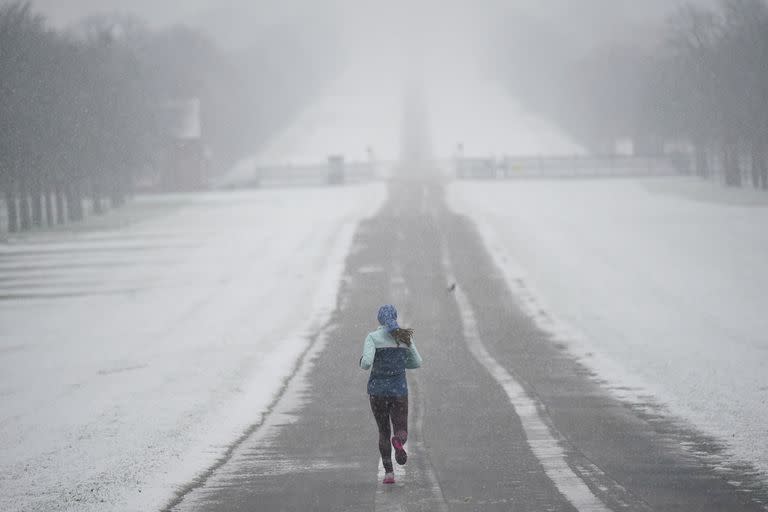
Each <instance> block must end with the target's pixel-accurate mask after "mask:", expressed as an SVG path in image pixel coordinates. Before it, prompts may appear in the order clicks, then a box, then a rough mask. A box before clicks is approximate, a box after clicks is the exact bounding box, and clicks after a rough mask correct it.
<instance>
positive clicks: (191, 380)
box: [0, 184, 386, 511]
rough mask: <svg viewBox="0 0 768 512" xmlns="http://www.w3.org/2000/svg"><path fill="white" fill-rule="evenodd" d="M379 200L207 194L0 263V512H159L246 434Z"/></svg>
mask: <svg viewBox="0 0 768 512" xmlns="http://www.w3.org/2000/svg"><path fill="white" fill-rule="evenodd" d="M385 195H386V192H385V189H384V187H383V185H380V184H375V185H364V186H355V187H343V188H325V189H291V190H260V191H254V192H243V193H232V194H207V195H203V196H199V197H198V198H196V199H195V200H192V201H190V202H188V203H187V204H186V205H185V206H182V207H181V208H179V209H178V210H176V211H173V212H172V213H167V214H166V215H164V216H162V217H158V218H155V219H151V220H145V221H143V222H141V223H139V224H135V225H132V226H129V227H123V228H119V227H115V228H113V229H102V230H99V231H86V232H80V233H56V234H52V235H51V234H49V235H40V236H31V237H28V238H26V239H24V240H20V241H17V242H15V243H11V244H7V245H3V246H0V296H2V300H0V454H1V456H0V509H1V510H7V511H14V510H24V511H34V510H51V509H54V508H55V509H57V510H77V511H88V510H105V509H109V510H126V511H136V510H152V509H157V508H159V507H160V506H162V505H163V504H165V503H166V502H167V501H168V500H169V499H170V498H171V497H172V496H173V493H174V492H175V491H176V490H177V489H178V488H179V487H180V486H183V485H186V484H188V483H189V482H190V481H191V480H192V479H193V478H194V477H195V476H196V475H198V474H199V472H200V471H202V470H204V469H205V468H206V467H208V466H210V465H211V464H212V463H213V462H215V460H216V459H217V458H218V457H219V456H221V454H222V453H223V452H224V451H225V450H226V448H227V446H228V445H229V444H230V443H231V442H232V441H233V440H235V439H237V437H238V436H239V435H240V434H242V433H243V432H244V431H245V429H247V427H248V426H249V425H251V424H254V423H256V422H258V421H259V420H260V418H261V414H262V412H263V411H264V410H265V408H266V407H267V406H268V405H269V404H270V403H271V401H272V400H273V398H274V396H275V393H276V392H277V391H278V390H279V389H280V388H281V386H282V385H283V382H284V379H285V378H286V377H287V376H288V375H289V374H290V372H291V371H292V370H293V368H294V365H295V362H296V360H297V358H298V357H299V356H300V355H301V353H302V352H303V351H304V350H305V349H306V347H307V346H308V343H309V341H310V339H311V337H312V336H313V335H314V334H316V333H317V332H318V330H319V328H320V326H322V325H323V324H324V323H325V322H326V321H327V319H328V317H329V314H330V312H331V311H332V310H333V308H334V307H335V305H336V293H337V287H338V282H339V280H340V278H341V273H342V271H343V265H344V260H345V258H346V255H347V253H348V251H349V248H350V246H351V242H352V236H353V232H354V230H355V228H356V226H357V224H358V223H359V222H360V221H361V220H362V219H363V218H365V217H367V216H370V215H372V214H374V213H375V212H376V211H377V210H378V208H379V207H380V206H381V204H382V202H383V200H384V197H385Z"/></svg>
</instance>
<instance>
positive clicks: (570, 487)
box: [443, 243, 610, 512]
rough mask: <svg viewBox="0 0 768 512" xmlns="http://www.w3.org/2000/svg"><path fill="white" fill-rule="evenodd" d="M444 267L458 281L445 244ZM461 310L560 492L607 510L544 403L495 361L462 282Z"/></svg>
mask: <svg viewBox="0 0 768 512" xmlns="http://www.w3.org/2000/svg"><path fill="white" fill-rule="evenodd" d="M443 267H444V270H445V274H446V278H447V280H446V282H449V283H451V282H452V283H457V282H458V281H457V280H456V277H455V274H454V272H453V268H452V265H451V261H450V257H449V255H448V251H447V247H446V245H445V243H444V244H443ZM454 295H455V297H456V302H457V304H458V307H459V311H460V314H461V322H462V328H463V334H464V340H465V342H466V344H467V347H468V348H469V351H470V352H471V353H472V355H473V356H474V358H475V359H476V360H477V361H478V362H479V363H480V364H482V365H483V366H484V367H485V369H486V370H488V373H490V374H491V376H492V377H493V378H494V379H495V380H496V382H498V383H499V385H500V386H501V387H502V389H504V392H505V393H506V394H507V397H508V398H509V401H510V402H511V404H512V407H513V408H514V410H515V412H516V413H517V415H518V416H519V418H520V422H521V423H522V426H523V430H524V432H525V436H526V440H527V442H528V446H529V447H530V448H531V451H532V452H533V454H534V455H535V456H536V458H537V459H538V460H539V462H540V463H541V465H542V466H543V467H544V471H545V473H546V474H547V476H548V477H549V479H550V480H552V482H553V483H554V484H555V487H557V489H558V490H559V491H560V493H561V494H562V495H563V496H564V497H565V498H566V499H567V500H568V501H569V502H570V503H571V504H572V505H573V506H574V507H575V508H576V509H577V510H579V511H580V512H608V511H609V510H610V509H609V508H608V507H607V506H606V505H605V504H604V503H603V502H602V501H600V499H598V497H597V496H595V494H594V493H593V492H592V490H591V489H590V488H589V487H588V486H587V485H586V483H584V481H583V480H582V479H581V477H579V475H577V474H576V473H575V472H574V471H573V469H571V467H570V466H569V465H568V462H567V461H566V460H565V450H564V449H563V447H562V446H561V444H560V443H559V442H558V440H557V436H556V435H555V434H554V433H553V432H552V431H551V430H550V428H549V426H548V425H547V423H546V422H545V421H544V418H543V417H542V413H541V408H542V406H541V404H540V402H539V401H538V400H536V399H535V398H533V397H531V396H530V395H529V394H528V393H527V392H526V391H525V388H524V387H523V386H522V385H521V384H520V383H519V382H518V381H517V380H516V379H515V378H514V377H513V376H512V375H511V374H510V373H509V372H508V371H507V370H506V369H505V368H504V367H503V366H502V365H501V364H499V362H498V361H496V360H495V359H494V358H493V356H491V354H490V353H488V350H487V349H486V348H485V345H484V344H483V342H482V339H481V337H480V332H479V331H478V328H477V320H476V318H475V313H474V310H473V309H472V305H471V304H470V302H469V299H468V298H467V296H466V294H465V293H464V291H463V290H462V289H461V286H460V285H459V286H456V288H455V290H454Z"/></svg>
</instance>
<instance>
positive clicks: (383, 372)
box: [360, 326, 422, 396]
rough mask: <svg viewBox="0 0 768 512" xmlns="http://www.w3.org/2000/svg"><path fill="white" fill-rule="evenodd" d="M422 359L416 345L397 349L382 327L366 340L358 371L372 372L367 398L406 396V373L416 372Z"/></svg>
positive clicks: (402, 346) (390, 336)
mask: <svg viewBox="0 0 768 512" xmlns="http://www.w3.org/2000/svg"><path fill="white" fill-rule="evenodd" d="M421 363H422V359H421V355H420V354H419V351H418V350H417V349H416V344H415V343H414V342H413V341H412V342H411V345H410V346H406V345H403V344H401V345H399V346H398V344H397V341H395V339H394V338H393V337H392V335H390V334H389V333H388V332H387V330H386V328H385V327H384V326H381V327H379V328H378V329H376V330H375V331H373V332H371V333H370V334H368V336H366V338H365V343H364V344H363V355H362V357H361V358H360V368H362V369H363V370H369V369H370V370H371V376H370V378H369V379H368V394H369V395H380V396H404V395H407V394H408V383H407V381H406V379H405V370H406V369H414V368H419V367H420V366H421Z"/></svg>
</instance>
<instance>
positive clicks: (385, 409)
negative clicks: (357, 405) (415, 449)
mask: <svg viewBox="0 0 768 512" xmlns="http://www.w3.org/2000/svg"><path fill="white" fill-rule="evenodd" d="M370 399H371V411H373V417H374V418H375V419H376V425H377V426H378V427H379V453H381V462H383V463H384V471H386V472H387V473H391V472H392V445H391V444H390V437H391V436H392V430H394V431H395V437H397V438H398V439H400V442H401V443H403V444H405V442H406V441H408V395H406V396H374V395H370ZM390 421H391V422H392V427H391V428H390V426H389V424H390Z"/></svg>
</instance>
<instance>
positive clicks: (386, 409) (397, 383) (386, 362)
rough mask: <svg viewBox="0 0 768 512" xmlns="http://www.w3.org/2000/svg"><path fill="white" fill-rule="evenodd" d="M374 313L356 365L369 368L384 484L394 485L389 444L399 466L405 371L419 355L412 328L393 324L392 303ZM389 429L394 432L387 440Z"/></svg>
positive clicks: (405, 427) (405, 397) (405, 417)
mask: <svg viewBox="0 0 768 512" xmlns="http://www.w3.org/2000/svg"><path fill="white" fill-rule="evenodd" d="M378 316H379V324H380V326H379V328H378V329H376V330H375V331H373V332H372V333H370V334H368V336H366V338H365V344H364V346H363V356H362V357H361V358H360V368H362V369H363V370H369V369H370V370H371V376H370V378H369V379H368V395H369V397H370V401H371V410H372V411H373V417H374V419H375V420H376V425H377V426H378V428H379V452H380V453H381V461H382V462H383V463H384V473H385V475H384V483H385V484H394V483H395V472H394V469H393V468H392V447H394V448H395V460H396V461H397V463H398V464H400V465H401V466H402V465H403V464H405V462H406V460H408V455H407V454H406V453H405V448H404V445H405V443H406V441H408V382H407V380H406V378H405V370H406V368H407V369H413V368H418V367H420V366H421V356H420V355H419V352H418V350H416V345H415V344H414V343H413V339H412V336H413V329H404V328H402V327H400V326H399V325H398V324H397V310H396V309H395V307H394V306H392V305H389V304H387V305H386V306H382V307H381V308H379V315H378ZM390 423H391V424H392V426H391V428H390ZM393 430H394V433H395V435H394V436H392V437H391V439H390V436H391V435H392V431H393ZM390 442H391V443H392V447H390Z"/></svg>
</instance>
